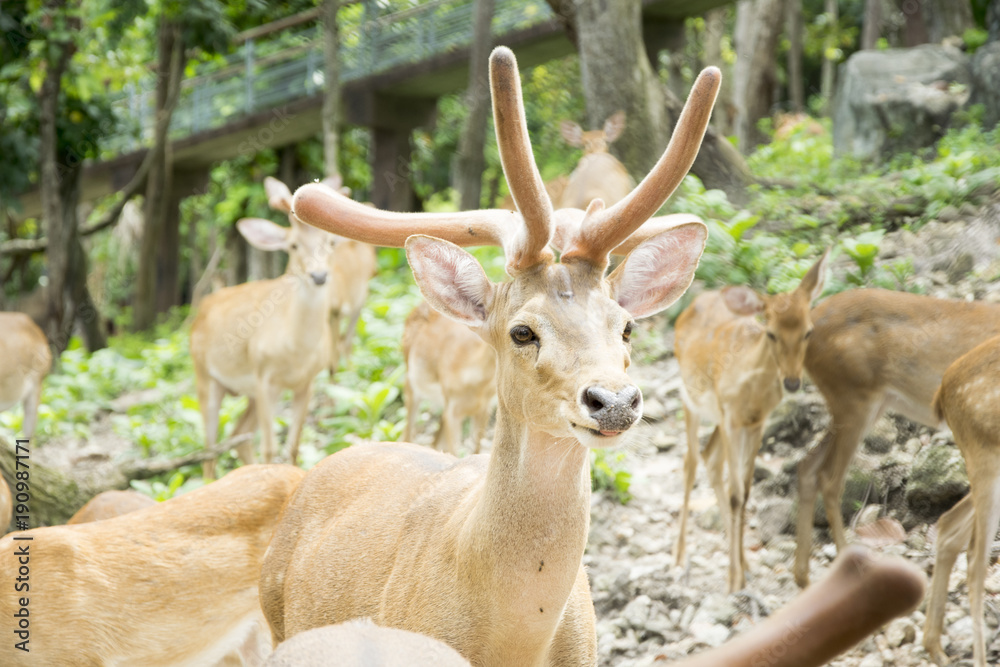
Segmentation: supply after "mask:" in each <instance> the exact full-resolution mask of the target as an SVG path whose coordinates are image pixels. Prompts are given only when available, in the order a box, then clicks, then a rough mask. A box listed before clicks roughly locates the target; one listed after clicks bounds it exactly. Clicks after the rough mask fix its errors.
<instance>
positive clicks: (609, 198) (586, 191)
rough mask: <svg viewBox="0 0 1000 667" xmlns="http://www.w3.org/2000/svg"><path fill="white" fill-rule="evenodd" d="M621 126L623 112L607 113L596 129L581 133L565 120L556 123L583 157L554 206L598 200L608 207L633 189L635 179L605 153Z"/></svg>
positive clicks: (575, 126) (623, 120) (623, 127)
mask: <svg viewBox="0 0 1000 667" xmlns="http://www.w3.org/2000/svg"><path fill="white" fill-rule="evenodd" d="M624 129H625V112H624V111H619V112H617V113H615V114H612V115H611V116H609V117H608V119H607V120H606V121H604V127H603V128H602V129H600V130H591V131H589V132H584V131H583V130H582V129H581V128H580V126H579V125H577V124H576V123H574V122H572V121H568V120H564V121H563V122H562V123H561V124H560V125H559V131H560V132H561V133H562V136H563V139H565V140H566V143H568V144H569V145H570V146H578V147H580V148H583V157H581V158H580V161H579V162H578V163H577V165H576V168H575V169H573V172H572V173H571V174H570V175H569V180H568V181H567V182H566V186H565V189H563V191H562V192H561V193H560V194H561V198H560V199H558V200H553V202H554V203H555V204H556V206H557V207H558V208H586V207H587V206H588V205H589V204H590V202H591V201H592V200H594V199H601V200H602V201H603V202H604V203H605V204H606V205H608V206H610V205H612V204H616V203H618V202H619V201H620V200H621V199H622V198H623V197H625V196H626V195H627V194H628V193H630V192H631V191H632V189H633V188H635V181H634V180H632V177H631V176H630V175H629V173H628V170H627V169H625V165H623V164H622V163H621V162H619V161H618V158H616V157H615V156H614V155H612V154H611V153H609V152H608V147H609V146H610V145H611V144H612V143H613V142H614V141H615V139H617V138H618V137H620V136H621V133H622V131H623V130H624Z"/></svg>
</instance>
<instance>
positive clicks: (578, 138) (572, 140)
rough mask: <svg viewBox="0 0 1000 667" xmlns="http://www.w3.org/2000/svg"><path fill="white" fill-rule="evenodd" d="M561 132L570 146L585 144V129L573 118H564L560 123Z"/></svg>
mask: <svg viewBox="0 0 1000 667" xmlns="http://www.w3.org/2000/svg"><path fill="white" fill-rule="evenodd" d="M559 134H561V135H562V138H563V140H564V141H565V142H566V143H567V144H569V145H570V146H577V147H579V146H582V145H583V130H582V129H581V128H580V126H579V125H577V124H576V123H574V122H573V121H571V120H564V121H563V122H561V123H559Z"/></svg>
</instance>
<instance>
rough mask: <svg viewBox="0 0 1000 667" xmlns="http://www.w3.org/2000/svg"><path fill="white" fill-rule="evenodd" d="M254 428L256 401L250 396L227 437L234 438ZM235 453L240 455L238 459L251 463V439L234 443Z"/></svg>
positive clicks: (255, 426)
mask: <svg viewBox="0 0 1000 667" xmlns="http://www.w3.org/2000/svg"><path fill="white" fill-rule="evenodd" d="M255 428H257V401H255V400H254V399H252V398H251V399H250V400H249V401H247V407H246V410H244V411H243V414H241V415H240V420H239V421H238V422H236V426H235V427H234V428H233V432H232V434H231V435H230V436H229V437H230V438H235V437H236V436H238V435H243V434H244V433H253V430H254V429H255ZM236 455H237V456H239V457H240V461H243V462H250V463H253V459H254V456H253V440H252V439H250V440H248V441H246V442H241V443H239V444H238V445H236Z"/></svg>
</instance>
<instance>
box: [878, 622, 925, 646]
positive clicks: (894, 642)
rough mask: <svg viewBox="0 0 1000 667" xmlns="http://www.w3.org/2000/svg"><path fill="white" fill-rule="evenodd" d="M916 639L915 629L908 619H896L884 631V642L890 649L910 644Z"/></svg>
mask: <svg viewBox="0 0 1000 667" xmlns="http://www.w3.org/2000/svg"><path fill="white" fill-rule="evenodd" d="M916 639H917V628H916V626H914V625H913V623H912V622H911V621H910V619H908V618H897V619H896V620H895V621H893V622H892V623H890V624H889V626H888V627H887V628H886V629H885V640H886V642H888V644H889V646H890V647H891V648H897V647H899V646H902V645H903V644H912V643H913V642H914V641H916Z"/></svg>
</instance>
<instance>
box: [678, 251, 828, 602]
mask: <svg viewBox="0 0 1000 667" xmlns="http://www.w3.org/2000/svg"><path fill="white" fill-rule="evenodd" d="M828 253H829V251H827V253H824V254H823V257H821V258H820V260H819V261H818V262H816V264H814V265H813V267H812V268H811V269H809V271H808V273H806V275H805V277H804V278H803V279H802V282H801V283H800V284H799V286H798V287H797V288H795V289H794V290H792V291H791V292H785V293H782V294H776V295H773V296H766V295H758V294H757V293H756V292H754V291H753V290H751V289H749V288H747V287H727V288H725V289H723V290H722V291H719V292H706V293H704V294H701V295H700V296H698V298H696V299H695V300H694V302H693V303H692V304H691V305H690V306H688V307H687V309H685V310H684V312H683V313H681V315H680V317H678V318H677V324H676V325H675V327H674V331H675V334H674V335H675V337H674V351H675V354H676V355H677V361H678V362H679V363H680V369H681V378H682V379H683V381H684V385H683V390H682V392H681V394H682V398H683V401H684V423H685V425H686V427H687V441H688V448H687V453H686V454H685V456H684V506H683V509H682V510H681V527H680V535H679V536H678V538H677V545H676V549H675V556H676V559H677V564H678V565H680V564H681V563H683V561H684V556H685V540H686V537H687V518H688V503H689V501H690V498H691V489H692V488H693V487H694V480H695V473H696V472H697V470H698V455H699V451H700V447H699V443H698V425H699V424H700V423H701V417H702V416H706V417H709V418H710V419H711V420H712V421H713V422H714V423H715V424H717V425H716V427H715V430H714V431H713V432H712V435H711V437H710V438H709V440H708V444H707V445H706V446H705V450H704V451H702V452H701V455H702V456H703V457H704V459H705V465H706V466H707V468H708V476H709V479H710V480H711V482H712V488H713V489H714V490H715V496H716V499H717V501H718V503H719V511H720V512H721V513H722V516H723V519H724V523H725V525H726V530H727V532H728V533H729V592H730V593H732V592H734V591H737V590H739V589H741V588H743V586H744V585H745V584H746V554H745V553H744V549H743V523H744V514H745V511H746V502H747V499H748V498H749V497H750V485H751V484H752V483H753V471H754V461H755V460H756V458H757V452H758V451H759V450H760V445H761V436H762V433H763V430H764V422H765V421H766V420H767V417H768V415H769V414H771V410H773V409H774V408H775V406H777V405H778V403H779V402H781V397H782V387H784V389H785V390H788V391H798V389H799V386H800V385H801V383H802V379H801V378H802V362H803V360H804V359H805V356H806V345H807V340H808V338H809V336H810V334H811V333H812V322H811V321H810V317H809V308H810V304H811V303H812V301H813V300H814V299H815V298H816V297H818V296H819V295H820V293H822V291H823V285H824V283H825V280H826V259H827V255H828ZM757 317H759V318H760V319H759V320H758V319H756V318H757ZM726 468H728V470H729V475H728V482H727V481H726V473H725V469H726Z"/></svg>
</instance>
